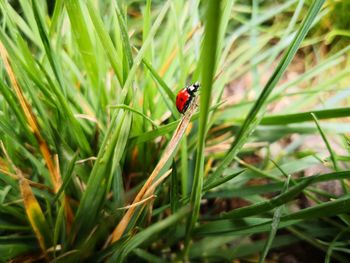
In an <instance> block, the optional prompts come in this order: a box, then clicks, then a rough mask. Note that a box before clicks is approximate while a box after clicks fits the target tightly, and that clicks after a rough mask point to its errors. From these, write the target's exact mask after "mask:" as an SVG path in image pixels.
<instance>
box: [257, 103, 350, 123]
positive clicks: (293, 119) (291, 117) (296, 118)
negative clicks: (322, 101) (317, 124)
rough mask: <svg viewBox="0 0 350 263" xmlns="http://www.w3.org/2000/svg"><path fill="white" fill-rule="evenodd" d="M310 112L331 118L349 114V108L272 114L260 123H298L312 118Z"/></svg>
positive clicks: (320, 116)
mask: <svg viewBox="0 0 350 263" xmlns="http://www.w3.org/2000/svg"><path fill="white" fill-rule="evenodd" d="M311 113H313V114H314V115H315V116H316V117H317V118H318V119H333V118H342V117H349V116H350V108H349V107H344V108H336V109H326V110H318V111H308V112H300V113H294V114H283V115H272V116H266V117H264V118H263V119H262V120H261V122H260V124H261V125H283V124H290V123H299V122H306V121H312V120H314V119H313V117H312V115H311Z"/></svg>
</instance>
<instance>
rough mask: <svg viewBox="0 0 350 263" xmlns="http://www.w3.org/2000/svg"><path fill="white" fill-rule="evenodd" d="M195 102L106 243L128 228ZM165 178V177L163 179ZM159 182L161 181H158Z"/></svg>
mask: <svg viewBox="0 0 350 263" xmlns="http://www.w3.org/2000/svg"><path fill="white" fill-rule="evenodd" d="M197 102H198V97H196V98H195V100H194V101H193V103H192V104H191V106H190V107H189V109H188V110H187V112H186V114H185V115H184V116H183V117H182V119H181V121H180V123H179V125H178V127H177V128H176V130H175V132H174V134H173V137H172V138H171V140H170V142H169V144H168V145H167V147H166V149H165V151H164V153H163V156H162V158H161V159H160V160H159V162H158V164H157V166H156V167H155V168H154V170H153V172H152V174H151V175H150V176H149V177H148V179H147V181H146V182H145V184H144V185H143V187H142V188H141V190H140V191H139V193H138V194H137V196H136V197H135V199H134V201H133V202H132V204H131V205H130V208H129V209H128V211H127V212H126V213H125V215H124V216H123V218H122V219H121V220H120V222H119V224H118V225H117V227H116V228H115V229H114V231H113V233H112V235H111V237H110V238H109V240H108V241H107V243H109V241H110V242H111V243H113V242H116V241H118V240H119V239H120V237H121V236H122V235H123V233H124V231H125V229H126V227H127V226H128V224H129V222H130V220H131V218H132V216H133V214H134V212H135V209H136V206H133V205H134V204H137V203H139V202H140V201H142V200H143V199H144V198H145V197H147V196H146V191H147V190H148V189H149V188H151V187H152V184H153V181H154V180H155V179H156V177H157V176H158V175H159V172H160V171H161V169H162V168H163V166H164V165H165V164H166V162H167V161H168V160H169V158H170V157H171V155H172V154H173V153H174V151H175V150H176V147H177V146H178V144H179V142H180V140H181V138H182V136H183V134H184V132H185V131H186V128H187V126H188V125H189V123H190V120H191V117H192V115H193V114H194V112H195V111H196V109H197ZM164 178H165V177H164ZM160 182H161V181H160Z"/></svg>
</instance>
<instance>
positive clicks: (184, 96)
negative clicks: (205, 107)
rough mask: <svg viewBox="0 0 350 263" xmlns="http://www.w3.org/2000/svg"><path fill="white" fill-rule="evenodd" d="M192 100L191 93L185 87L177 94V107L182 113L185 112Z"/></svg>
mask: <svg viewBox="0 0 350 263" xmlns="http://www.w3.org/2000/svg"><path fill="white" fill-rule="evenodd" d="M191 100H192V96H191V94H190V93H189V92H188V90H187V88H184V89H182V90H180V91H179V93H178V94H177V96H176V108H177V110H178V111H179V112H180V113H184V112H185V111H186V110H187V108H188V106H189V104H190V102H191Z"/></svg>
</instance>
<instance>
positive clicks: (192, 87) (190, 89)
mask: <svg viewBox="0 0 350 263" xmlns="http://www.w3.org/2000/svg"><path fill="white" fill-rule="evenodd" d="M199 87H200V84H199V82H198V81H197V82H195V83H193V84H192V85H190V86H188V87H187V91H188V93H190V94H194V93H195V92H197V90H198V89H199Z"/></svg>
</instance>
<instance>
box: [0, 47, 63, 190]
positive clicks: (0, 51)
mask: <svg viewBox="0 0 350 263" xmlns="http://www.w3.org/2000/svg"><path fill="white" fill-rule="evenodd" d="M0 55H1V57H2V60H3V61H4V65H5V69H6V71H7V74H8V75H9V77H10V81H11V84H12V87H13V89H14V91H15V93H16V96H17V99H18V101H19V103H20V105H21V108H22V110H23V112H24V115H25V117H26V119H27V122H28V125H29V127H30V129H31V131H32V132H33V133H34V136H35V138H36V140H37V142H38V144H39V147H40V151H41V154H42V155H43V157H44V159H45V162H46V165H47V168H48V170H49V173H50V177H51V181H52V184H53V187H54V190H55V192H57V191H58V190H59V188H60V187H61V184H62V180H61V178H60V177H59V175H58V174H57V172H56V169H55V165H54V163H53V160H52V157H51V153H50V149H49V146H48V145H47V143H46V141H45V140H44V138H43V137H42V136H41V133H40V129H39V125H38V122H37V120H36V118H35V115H34V113H33V111H32V109H31V107H30V105H29V103H28V101H27V100H26V98H25V97H24V95H23V92H22V90H21V88H20V86H19V85H18V82H17V79H16V77H15V74H14V72H13V70H12V67H11V65H10V62H9V60H8V53H7V50H6V48H5V47H4V45H3V44H2V42H1V41H0Z"/></svg>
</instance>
